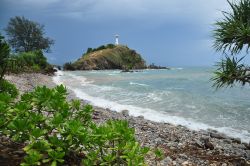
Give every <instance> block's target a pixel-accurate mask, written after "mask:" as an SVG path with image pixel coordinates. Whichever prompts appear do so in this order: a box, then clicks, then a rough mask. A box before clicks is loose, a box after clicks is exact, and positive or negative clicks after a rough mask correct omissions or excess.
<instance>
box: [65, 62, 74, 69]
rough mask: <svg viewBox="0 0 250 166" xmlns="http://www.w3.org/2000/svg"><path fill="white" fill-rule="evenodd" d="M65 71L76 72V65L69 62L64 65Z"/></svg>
mask: <svg viewBox="0 0 250 166" xmlns="http://www.w3.org/2000/svg"><path fill="white" fill-rule="evenodd" d="M63 70H75V67H74V64H72V63H71V62H67V63H65V64H64V65H63Z"/></svg>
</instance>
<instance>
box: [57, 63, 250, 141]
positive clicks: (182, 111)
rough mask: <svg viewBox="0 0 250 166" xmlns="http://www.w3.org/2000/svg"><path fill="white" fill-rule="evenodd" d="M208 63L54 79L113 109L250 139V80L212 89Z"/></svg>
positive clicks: (73, 73)
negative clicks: (195, 65) (205, 65)
mask: <svg viewBox="0 0 250 166" xmlns="http://www.w3.org/2000/svg"><path fill="white" fill-rule="evenodd" d="M213 71H214V69H213V68H212V67H186V68H171V69H170V70H163V69H162V70H140V71H137V72H131V73H130V72H121V71H120V70H102V71H58V72H57V73H56V76H54V78H53V80H54V82H55V83H56V84H64V85H65V86H66V87H67V88H68V89H71V90H72V91H73V92H74V93H75V94H76V96H77V97H79V98H81V99H84V100H86V101H87V102H88V103H90V104H92V105H95V106H99V107H103V108H109V109H111V110H113V111H118V112H120V111H122V110H128V111H129V114H130V115H132V116H140V115H142V116H144V118H145V119H148V120H152V121H156V122H166V123H171V124H175V125H182V126H186V127H188V128H189V129H192V130H207V129H211V130H217V131H218V132H221V133H224V134H226V135H227V136H230V137H234V138H240V139H241V140H242V142H247V143H249V142H250V86H248V85H246V86H244V87H242V86H241V85H235V87H232V88H221V89H218V90H216V89H215V88H214V87H212V85H213V81H211V78H212V76H213Z"/></svg>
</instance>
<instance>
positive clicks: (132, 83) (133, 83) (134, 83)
mask: <svg viewBox="0 0 250 166" xmlns="http://www.w3.org/2000/svg"><path fill="white" fill-rule="evenodd" d="M129 84H130V85H139V86H149V85H147V84H141V83H137V82H130V83H129Z"/></svg>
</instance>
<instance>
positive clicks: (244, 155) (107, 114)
mask: <svg viewBox="0 0 250 166" xmlns="http://www.w3.org/2000/svg"><path fill="white" fill-rule="evenodd" d="M6 79H7V80H9V81H11V82H12V83H14V84H16V86H17V87H18V89H19V90H20V91H21V92H27V91H31V90H32V89H34V87H36V86H42V85H46V86H48V87H54V86H55V84H54V83H53V81H52V77H51V76H47V75H43V74H21V75H10V76H6ZM73 98H76V97H75V95H74V93H73V92H71V91H69V97H68V99H69V100H70V99H73ZM82 102H83V103H86V102H85V101H83V100H82ZM94 108H95V112H94V114H93V119H94V121H95V122H96V123H103V122H104V121H106V120H108V119H125V120H128V121H129V124H130V126H131V127H133V128H134V129H135V131H136V137H137V139H138V141H139V142H140V143H141V145H142V146H149V147H152V148H153V147H160V148H162V149H163V150H164V152H165V155H166V157H165V158H164V159H163V160H162V161H161V162H160V163H158V165H164V166H165V165H169V166H172V165H173V166H174V165H176V166H193V165H198V166H202V165H203V166H207V165H210V166H217V165H218V166H219V165H220V166H234V165H237V166H241V165H242V166H245V165H246V166H250V144H249V143H248V144H247V143H241V140H240V139H235V138H230V137H227V136H226V135H224V134H221V133H218V132H217V131H214V130H207V131H205V130H202V131H192V130H189V129H188V128H186V127H184V126H180V125H179V126H175V125H172V124H169V123H158V122H153V121H150V120H146V119H144V117H143V116H139V117H133V116H129V112H128V111H127V110H124V111H122V112H121V113H119V112H115V111H112V110H110V109H105V108H99V107H94ZM0 141H1V139H0ZM1 142H2V141H1ZM6 153H7V152H6ZM1 154H3V152H2V153H1V144H0V159H1ZM147 162H148V164H149V165H157V164H156V163H155V161H154V159H153V158H151V156H150V155H149V156H148V157H147Z"/></svg>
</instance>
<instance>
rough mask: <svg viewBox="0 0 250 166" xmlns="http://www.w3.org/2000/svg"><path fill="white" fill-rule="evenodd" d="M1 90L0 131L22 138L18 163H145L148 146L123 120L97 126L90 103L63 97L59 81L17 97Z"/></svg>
mask: <svg viewBox="0 0 250 166" xmlns="http://www.w3.org/2000/svg"><path fill="white" fill-rule="evenodd" d="M3 93H4V92H1V93H0V133H1V134H4V135H6V136H8V137H9V138H11V139H12V140H13V141H15V142H18V143H25V145H26V146H25V147H24V151H25V152H26V156H25V157H24V160H23V162H22V164H21V165H23V166H28V165H43V164H45V165H48V164H49V165H53V166H54V165H61V164H70V165H80V164H82V165H130V166H132V165H145V162H144V156H145V154H146V153H148V151H149V148H147V147H141V146H140V145H139V143H138V142H137V141H136V140H135V136H134V129H132V128H129V127H128V122H127V121H120V120H117V121H108V122H106V123H104V124H102V125H100V126H97V125H96V124H95V123H94V122H93V121H92V112H93V109H92V107H91V106H90V105H86V106H81V104H80V101H78V100H73V101H71V102H68V101H67V100H66V95H67V91H66V88H65V87H64V86H62V85H60V86H57V87H55V88H53V89H48V88H46V87H45V86H44V87H37V88H36V89H35V90H34V91H33V92H29V93H25V94H23V95H22V96H21V99H20V100H19V101H18V102H13V100H14V98H13V96H11V95H6V94H5V95H2V94H3Z"/></svg>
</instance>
